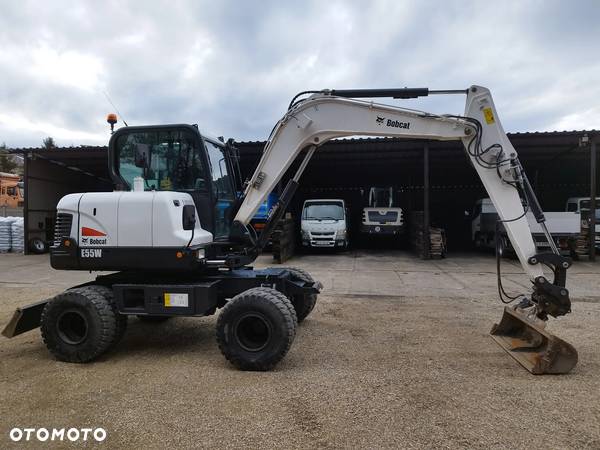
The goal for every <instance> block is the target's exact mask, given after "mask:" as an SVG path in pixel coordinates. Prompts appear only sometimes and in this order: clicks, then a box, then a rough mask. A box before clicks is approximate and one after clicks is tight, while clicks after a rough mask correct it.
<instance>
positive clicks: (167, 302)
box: [165, 294, 171, 306]
mask: <svg viewBox="0 0 600 450" xmlns="http://www.w3.org/2000/svg"><path fill="white" fill-rule="evenodd" d="M165 306H171V294H165Z"/></svg>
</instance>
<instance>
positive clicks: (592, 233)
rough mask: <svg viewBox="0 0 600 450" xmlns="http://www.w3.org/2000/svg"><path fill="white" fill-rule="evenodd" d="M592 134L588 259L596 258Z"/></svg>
mask: <svg viewBox="0 0 600 450" xmlns="http://www.w3.org/2000/svg"><path fill="white" fill-rule="evenodd" d="M597 140H598V138H597V137H596V136H594V137H593V138H592V142H591V145H590V232H589V239H590V261H595V260H596V141H597Z"/></svg>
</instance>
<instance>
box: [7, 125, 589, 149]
mask: <svg viewBox="0 0 600 450" xmlns="http://www.w3.org/2000/svg"><path fill="white" fill-rule="evenodd" d="M583 134H588V135H595V134H600V130H596V129H592V130H563V131H519V132H515V133H507V135H508V137H509V138H511V137H519V138H527V137H542V136H543V137H568V136H573V135H577V136H580V135H583ZM415 140H416V139H408V138H400V137H352V138H338V139H334V140H332V141H329V142H328V143H332V144H335V143H340V144H341V143H344V142H352V143H361V142H365V143H376V142H389V143H394V142H407V141H415ZM418 141H422V140H418ZM265 143H266V141H236V145H252V146H257V145H263V146H264V145H265ZM107 150H108V147H107V146H105V145H80V146H77V147H75V146H69V147H54V148H50V149H48V148H44V147H26V148H15V149H9V150H8V151H9V152H10V153H30V152H44V153H45V152H49V153H53V152H63V151H91V152H105V151H107Z"/></svg>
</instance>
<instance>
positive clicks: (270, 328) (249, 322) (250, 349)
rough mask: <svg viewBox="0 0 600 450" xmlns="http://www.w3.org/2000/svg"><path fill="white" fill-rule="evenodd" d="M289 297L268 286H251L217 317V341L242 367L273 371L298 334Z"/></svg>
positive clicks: (229, 302)
mask: <svg viewBox="0 0 600 450" xmlns="http://www.w3.org/2000/svg"><path fill="white" fill-rule="evenodd" d="M289 303H290V301H289V300H288V298H287V297H286V296H285V295H283V294H282V293H281V292H279V291H277V290H275V289H271V288H265V287H259V288H253V289H248V290H247V291H244V292H242V293H241V294H238V295H236V296H235V297H233V298H232V299H231V300H229V301H228V302H227V304H226V305H225V306H224V307H223V309H222V311H221V314H220V315H219V319H218V320H217V343H218V345H219V349H220V350H221V353H223V356H225V358H226V359H227V360H228V361H229V362H231V363H232V364H233V365H234V366H235V367H237V368H238V369H240V370H255V371H266V370H271V369H272V368H273V367H275V365H276V364H277V363H279V361H281V360H282V359H283V358H284V357H285V355H286V354H287V352H288V351H289V349H290V347H291V346H292V342H293V341H294V337H295V336H296V327H297V323H296V317H295V315H294V314H293V308H292V306H291V305H290V304H289Z"/></svg>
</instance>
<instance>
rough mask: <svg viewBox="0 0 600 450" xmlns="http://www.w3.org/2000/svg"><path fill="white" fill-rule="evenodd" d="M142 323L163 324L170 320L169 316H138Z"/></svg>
mask: <svg viewBox="0 0 600 450" xmlns="http://www.w3.org/2000/svg"><path fill="white" fill-rule="evenodd" d="M136 317H137V318H138V319H139V320H140V322H144V323H163V322H166V321H167V320H169V319H170V318H171V317H169V316H136Z"/></svg>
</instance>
